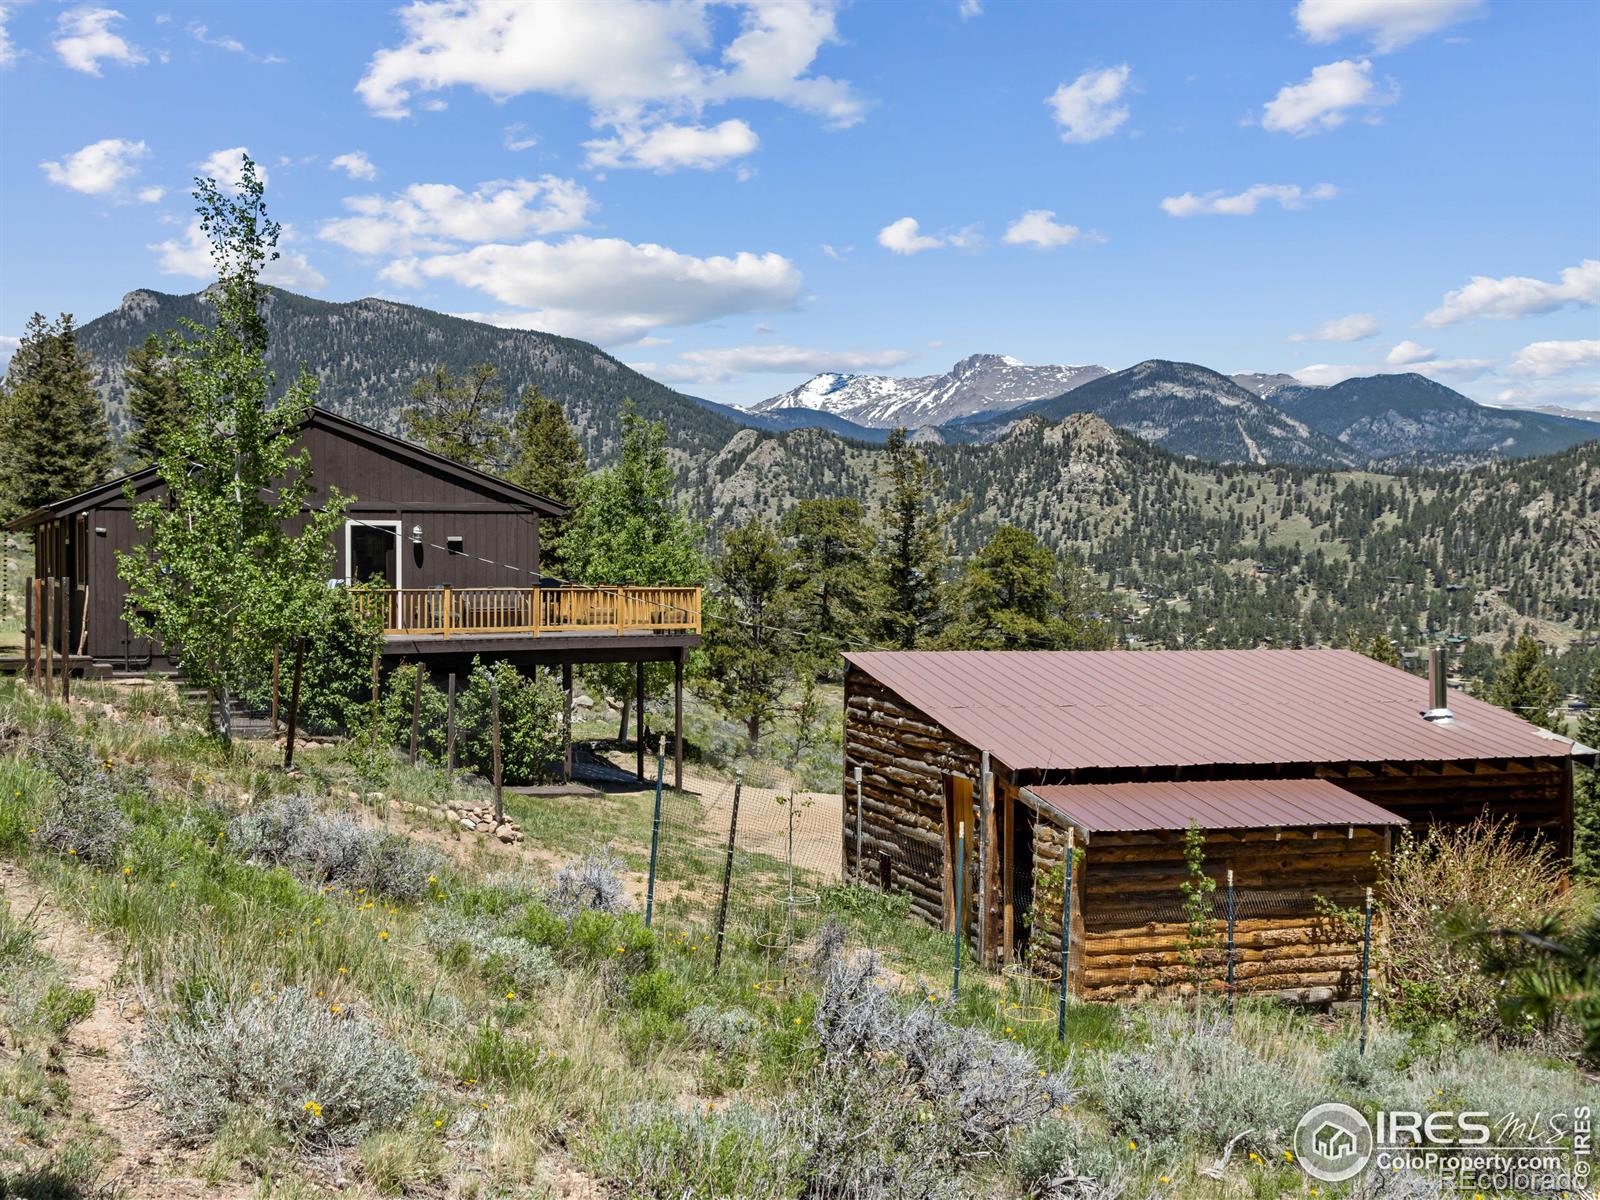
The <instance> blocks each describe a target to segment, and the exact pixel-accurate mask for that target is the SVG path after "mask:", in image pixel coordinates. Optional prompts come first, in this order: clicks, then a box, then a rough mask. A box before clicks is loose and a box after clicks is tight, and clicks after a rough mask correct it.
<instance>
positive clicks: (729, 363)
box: [642, 346, 910, 383]
mask: <svg viewBox="0 0 1600 1200" xmlns="http://www.w3.org/2000/svg"><path fill="white" fill-rule="evenodd" d="M909 357H910V355H909V354H907V353H906V351H904V350H808V349H803V348H801V347H798V346H727V347H723V348H720V349H716V350H685V351H684V352H683V353H682V354H680V355H678V361H677V362H676V363H668V364H665V365H656V364H642V366H650V367H652V368H653V370H652V371H650V372H649V373H650V374H653V375H655V376H656V377H657V378H660V379H664V380H667V381H669V382H673V383H729V382H732V381H734V380H736V379H738V378H739V377H740V376H742V375H817V374H820V373H822V372H824V371H842V372H851V371H881V370H885V369H887V368H889V367H895V366H899V365H900V364H901V363H903V362H905V361H906V359H907V358H909Z"/></svg>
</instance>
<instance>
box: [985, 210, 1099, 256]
mask: <svg viewBox="0 0 1600 1200" xmlns="http://www.w3.org/2000/svg"><path fill="white" fill-rule="evenodd" d="M1055 217H1056V214H1055V213H1054V212H1052V211H1051V210H1050V209H1048V208H1031V209H1029V210H1028V211H1027V212H1025V213H1023V214H1022V215H1021V216H1020V217H1018V218H1017V219H1016V220H1015V221H1013V222H1011V224H1010V225H1009V226H1007V227H1006V232H1005V237H1004V238H1002V239H1001V240H1002V241H1004V242H1005V243H1006V245H1008V246H1033V247H1035V248H1036V249H1039V250H1049V249H1051V248H1053V247H1056V246H1070V245H1071V244H1072V243H1073V242H1075V241H1077V240H1078V238H1079V236H1080V231H1079V229H1078V227H1077V226H1076V225H1061V224H1058V223H1057V221H1056V219H1055Z"/></svg>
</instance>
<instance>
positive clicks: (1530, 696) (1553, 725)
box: [1488, 633, 1563, 729]
mask: <svg viewBox="0 0 1600 1200" xmlns="http://www.w3.org/2000/svg"><path fill="white" fill-rule="evenodd" d="M1488 698H1489V701H1490V702H1491V703H1493V704H1498V705H1499V706H1500V707H1501V708H1506V709H1510V710H1511V711H1512V712H1514V713H1516V714H1517V716H1519V717H1521V718H1522V719H1523V720H1525V721H1532V722H1533V723H1534V724H1535V725H1543V726H1544V727H1545V728H1546V729H1559V727H1560V726H1561V725H1562V724H1563V720H1562V716H1561V710H1560V707H1559V705H1560V701H1561V694H1560V692H1559V691H1557V689H1556V681H1555V680H1554V679H1552V678H1551V677H1550V668H1549V667H1547V666H1545V662H1544V649H1543V647H1541V646H1540V645H1539V643H1538V641H1537V639H1535V638H1534V637H1532V636H1531V635H1529V634H1526V633H1525V634H1523V635H1522V636H1521V637H1519V638H1518V639H1517V641H1516V643H1515V645H1513V646H1512V647H1511V649H1510V650H1508V651H1507V652H1506V655H1505V657H1504V658H1502V659H1501V660H1500V663H1499V666H1498V667H1497V668H1496V670H1495V675H1494V682H1493V683H1491V684H1490V685H1489V693H1488Z"/></svg>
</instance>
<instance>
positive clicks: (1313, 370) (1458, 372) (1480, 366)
mask: <svg viewBox="0 0 1600 1200" xmlns="http://www.w3.org/2000/svg"><path fill="white" fill-rule="evenodd" d="M1419 349H1420V347H1419ZM1425 353H1429V354H1431V353H1432V352H1431V351H1426V352H1425ZM1493 367H1494V363H1493V362H1491V361H1490V360H1489V359H1487V358H1429V359H1427V360H1426V361H1418V362H1410V363H1405V364H1401V365H1399V366H1398V369H1397V368H1396V364H1393V363H1351V364H1346V365H1335V364H1332V363H1313V364H1312V365H1310V366H1308V367H1301V368H1300V369H1299V370H1297V371H1291V372H1290V374H1292V375H1293V376H1294V377H1295V378H1296V379H1298V380H1299V381H1300V382H1301V383H1309V384H1312V385H1314V386H1316V387H1328V386H1330V385H1331V384H1335V383H1341V382H1343V381H1344V380H1346V379H1355V378H1357V377H1360V376H1368V375H1405V374H1412V373H1414V374H1417V375H1426V376H1427V377H1428V378H1430V379H1457V380H1465V379H1476V378H1477V377H1478V376H1480V375H1484V374H1487V373H1488V372H1489V371H1490V370H1491V369H1493Z"/></svg>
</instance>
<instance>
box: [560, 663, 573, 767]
mask: <svg viewBox="0 0 1600 1200" xmlns="http://www.w3.org/2000/svg"><path fill="white" fill-rule="evenodd" d="M561 693H562V697H563V698H562V702H561V703H562V712H561V739H562V741H563V742H564V743H565V745H566V751H565V755H564V757H563V758H562V763H561V778H562V779H563V780H564V781H566V782H567V783H571V782H572V664H571V663H570V662H564V663H562V664H561Z"/></svg>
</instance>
